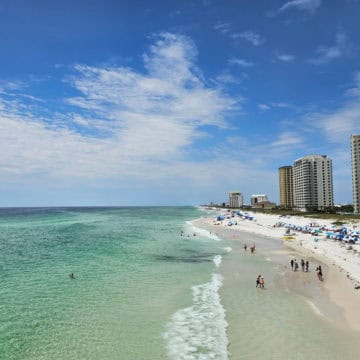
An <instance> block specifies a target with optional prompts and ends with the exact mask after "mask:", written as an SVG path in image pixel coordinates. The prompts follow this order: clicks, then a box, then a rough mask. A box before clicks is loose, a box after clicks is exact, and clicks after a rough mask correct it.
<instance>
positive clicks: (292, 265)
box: [290, 259, 294, 271]
mask: <svg viewBox="0 0 360 360" xmlns="http://www.w3.org/2000/svg"><path fill="white" fill-rule="evenodd" d="M290 266H291V270H293V271H294V259H291V261H290Z"/></svg>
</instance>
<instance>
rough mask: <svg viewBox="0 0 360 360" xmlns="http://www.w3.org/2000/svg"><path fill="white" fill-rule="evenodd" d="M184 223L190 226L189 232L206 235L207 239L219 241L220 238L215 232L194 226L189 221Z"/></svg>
mask: <svg viewBox="0 0 360 360" xmlns="http://www.w3.org/2000/svg"><path fill="white" fill-rule="evenodd" d="M186 224H187V225H189V226H190V227H191V230H190V232H193V233H196V234H197V235H199V236H203V237H207V238H209V239H213V240H216V241H221V239H220V238H219V237H218V236H217V235H216V234H214V233H212V232H210V231H208V230H205V229H201V228H198V227H196V226H194V225H193V224H192V222H191V221H187V222H186Z"/></svg>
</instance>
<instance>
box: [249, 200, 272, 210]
mask: <svg viewBox="0 0 360 360" xmlns="http://www.w3.org/2000/svg"><path fill="white" fill-rule="evenodd" d="M252 208H253V209H268V210H271V209H275V208H276V203H274V202H271V201H267V200H266V201H259V202H257V203H256V204H254V205H252Z"/></svg>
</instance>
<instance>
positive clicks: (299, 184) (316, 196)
mask: <svg viewBox="0 0 360 360" xmlns="http://www.w3.org/2000/svg"><path fill="white" fill-rule="evenodd" d="M293 179H294V207H295V208H297V209H300V210H311V209H317V210H323V209H326V208H329V207H330V208H331V207H333V206H334V191H333V176H332V160H331V159H330V158H329V157H328V156H327V155H308V156H305V157H303V158H301V159H298V160H296V161H295V162H294V167H293Z"/></svg>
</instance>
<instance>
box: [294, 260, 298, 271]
mask: <svg viewBox="0 0 360 360" xmlns="http://www.w3.org/2000/svg"><path fill="white" fill-rule="evenodd" d="M298 268H299V264H298V263H297V261H296V260H295V261H294V271H297V270H298Z"/></svg>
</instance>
